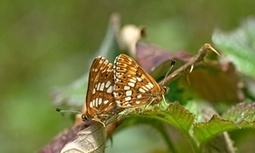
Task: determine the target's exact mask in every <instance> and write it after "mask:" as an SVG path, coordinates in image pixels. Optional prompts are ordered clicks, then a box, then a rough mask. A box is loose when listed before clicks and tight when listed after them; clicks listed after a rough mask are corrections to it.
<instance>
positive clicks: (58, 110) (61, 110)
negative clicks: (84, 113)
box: [56, 108, 81, 114]
mask: <svg viewBox="0 0 255 153" xmlns="http://www.w3.org/2000/svg"><path fill="white" fill-rule="evenodd" d="M56 111H57V112H59V113H71V114H81V112H80V111H77V110H67V109H61V108H56Z"/></svg>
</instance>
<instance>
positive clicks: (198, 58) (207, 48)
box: [158, 43, 220, 86]
mask: <svg viewBox="0 0 255 153" xmlns="http://www.w3.org/2000/svg"><path fill="white" fill-rule="evenodd" d="M209 51H213V52H214V53H216V54H217V55H219V56H220V54H219V53H218V51H216V49H214V48H213V47H212V46H211V45H210V44H208V43H206V44H204V45H203V46H202V47H201V48H200V49H199V51H198V54H197V55H196V56H195V57H193V58H192V59H191V60H190V61H189V62H187V63H186V64H184V65H183V66H181V67H180V68H179V69H177V70H176V71H174V72H173V73H171V74H170V75H169V76H167V78H166V79H164V80H162V81H160V82H159V83H158V84H159V85H162V86H163V85H165V84H167V83H169V82H170V81H172V80H173V79H175V78H177V77H179V76H180V75H181V74H183V73H185V72H187V71H189V73H191V72H192V70H193V68H194V66H195V65H197V64H198V63H200V62H201V61H202V62H203V60H204V58H205V56H206V55H207V54H208V52H209Z"/></svg>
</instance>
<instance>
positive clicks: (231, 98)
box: [181, 63, 244, 104]
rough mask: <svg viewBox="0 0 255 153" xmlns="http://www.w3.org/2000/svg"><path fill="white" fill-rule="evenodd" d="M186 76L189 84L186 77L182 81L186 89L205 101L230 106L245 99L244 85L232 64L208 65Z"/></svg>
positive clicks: (199, 67)
mask: <svg viewBox="0 0 255 153" xmlns="http://www.w3.org/2000/svg"><path fill="white" fill-rule="evenodd" d="M186 74H187V77H188V79H189V82H188V81H187V78H185V77H183V78H182V79H181V82H182V85H184V88H185V89H186V90H187V91H189V90H192V91H195V92H196V93H198V95H199V96H200V97H201V98H203V99H206V100H208V101H210V102H224V103H228V104H233V103H237V102H240V101H242V100H243V99H244V94H243V91H242V88H243V86H242V84H243V83H242V82H241V79H240V77H239V75H238V74H237V72H236V70H235V67H234V65H233V64H232V63H206V66H204V65H200V66H197V67H196V68H195V69H194V70H193V72H192V73H186Z"/></svg>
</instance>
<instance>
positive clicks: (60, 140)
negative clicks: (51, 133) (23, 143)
mask: <svg viewBox="0 0 255 153" xmlns="http://www.w3.org/2000/svg"><path fill="white" fill-rule="evenodd" d="M88 127H89V125H88V124H83V125H79V126H75V127H73V128H71V129H69V130H65V131H62V132H60V133H59V134H58V135H57V136H56V137H55V138H54V139H53V140H52V141H51V142H50V143H49V144H48V145H46V146H44V147H42V148H41V149H40V150H39V151H38V153H55V152H60V151H61V149H62V148H63V147H64V146H65V145H66V144H67V143H68V142H69V141H71V140H73V139H74V138H75V137H76V135H77V133H78V132H79V131H81V130H84V129H87V128H88Z"/></svg>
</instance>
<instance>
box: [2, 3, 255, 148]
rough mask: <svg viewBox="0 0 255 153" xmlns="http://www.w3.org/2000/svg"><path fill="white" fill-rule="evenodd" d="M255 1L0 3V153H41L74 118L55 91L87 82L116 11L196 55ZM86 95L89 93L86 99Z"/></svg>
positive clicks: (152, 36) (156, 39)
mask: <svg viewBox="0 0 255 153" xmlns="http://www.w3.org/2000/svg"><path fill="white" fill-rule="evenodd" d="M252 6H255V1H252V0H243V1H231V0H227V1H203V0H195V1H167V0H161V1H154V0H147V1H123V0H119V1H110V0H102V1H92V0H91V1H86V0H75V1H68V0H54V1H50V0H46V1H29V0H24V1H18V0H2V1H0V108H1V111H0V120H1V123H0V152H35V151H36V150H37V149H38V148H40V147H41V146H43V145H45V144H46V143H48V142H49V140H50V139H51V138H52V137H53V136H55V135H56V134H57V133H58V132H60V131H61V130H63V129H64V128H67V127H70V126H71V125H72V122H71V120H70V119H69V118H67V117H63V116H61V115H60V114H59V113H57V112H55V107H54V106H53V105H52V100H51V98H50V96H49V92H50V90H51V89H52V88H53V87H56V86H64V85H67V84H69V83H71V82H73V81H74V80H75V79H77V78H79V77H80V76H81V75H83V74H84V73H85V72H86V71H87V70H88V67H89V65H90V63H89V62H88V59H90V58H91V57H93V54H91V53H93V52H96V51H97V50H98V49H99V48H100V43H101V41H102V40H103V38H104V35H105V32H106V28H107V25H108V19H109V17H110V15H111V14H112V13H114V12H118V13H120V15H121V18H122V24H130V23H132V24H136V25H144V26H145V27H146V29H147V32H148V36H147V38H146V41H148V42H152V43H154V44H158V45H160V46H162V47H163V48H166V49H170V50H192V51H197V49H198V48H200V47H201V46H202V45H203V44H204V43H205V42H211V35H212V32H213V31H214V30H215V29H216V28H220V29H223V30H226V31H228V30H232V29H234V28H236V27H238V25H239V23H240V21H242V20H244V19H246V18H247V17H249V16H253V15H254V14H255V9H254V8H252ZM84 94H85V93H84Z"/></svg>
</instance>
